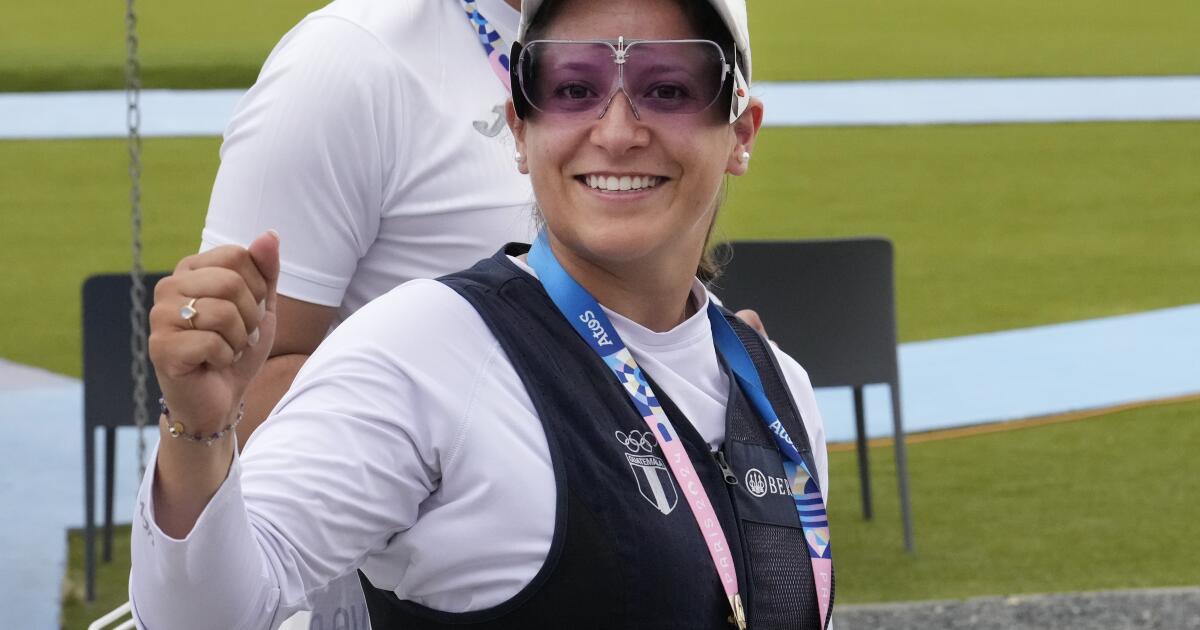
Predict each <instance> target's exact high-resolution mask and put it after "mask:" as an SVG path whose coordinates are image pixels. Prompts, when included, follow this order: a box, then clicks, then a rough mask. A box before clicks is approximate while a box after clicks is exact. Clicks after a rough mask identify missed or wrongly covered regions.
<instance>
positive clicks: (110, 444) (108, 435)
mask: <svg viewBox="0 0 1200 630" xmlns="http://www.w3.org/2000/svg"><path fill="white" fill-rule="evenodd" d="M116 459H117V428H116V427H105V428H104V561H105V562H112V547H113V487H114V485H115V484H116V480H115V479H114V478H113V477H114V476H115V475H114V472H115V469H116Z"/></svg>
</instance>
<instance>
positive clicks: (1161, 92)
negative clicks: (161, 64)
mask: <svg viewBox="0 0 1200 630" xmlns="http://www.w3.org/2000/svg"><path fill="white" fill-rule="evenodd" d="M751 91H752V92H753V93H754V94H756V95H757V96H759V97H760V98H762V100H763V102H764V103H765V105H766V118H765V119H764V121H763V124H765V125H767V126H768V127H771V126H775V127H795V126H802V127H807V126H818V127H822V126H846V125H853V126H859V125H934V124H980V123H1045V122H1094V121H1134V120H1200V76H1167V77H1090V78H1084V77H1076V78H1072V77H1067V78H1042V79H925V80H903V81H901V80H894V81H823V82H794V83H771V82H761V81H760V82H757V83H755V85H754V87H753V89H752V90H751ZM242 94H243V91H242V90H146V91H144V92H142V96H141V105H142V110H143V115H142V126H141V133H142V135H143V136H146V137H155V136H219V135H221V133H222V132H223V131H224V129H225V124H226V122H227V121H228V120H229V117H230V115H231V114H232V112H233V109H234V106H235V105H236V104H237V101H238V99H239V98H241V96H242ZM125 111H126V101H125V93H124V92H117V91H113V92H51V93H41V94H38V93H29V94H16V93H14V94H0V139H6V138H8V139H37V138H123V137H125V134H126V132H127V130H126V120H125Z"/></svg>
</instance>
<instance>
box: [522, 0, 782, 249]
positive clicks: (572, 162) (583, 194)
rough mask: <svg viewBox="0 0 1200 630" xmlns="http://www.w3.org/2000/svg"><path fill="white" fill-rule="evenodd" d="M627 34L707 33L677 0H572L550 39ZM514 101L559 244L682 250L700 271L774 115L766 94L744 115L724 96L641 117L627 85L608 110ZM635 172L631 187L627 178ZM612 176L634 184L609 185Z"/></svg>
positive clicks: (528, 164) (525, 167)
mask: <svg viewBox="0 0 1200 630" xmlns="http://www.w3.org/2000/svg"><path fill="white" fill-rule="evenodd" d="M619 36H623V37H624V38H625V39H626V40H633V39H695V38H699V37H700V35H699V33H697V32H695V29H694V28H693V26H692V25H691V24H689V23H688V20H687V18H686V17H685V15H684V13H683V12H682V10H681V9H680V8H679V6H678V5H677V4H676V1H675V0H609V1H606V2H595V1H589V0H566V2H565V3H564V6H562V7H561V8H560V9H559V11H558V12H557V15H556V16H555V17H554V19H553V21H552V22H551V23H550V24H548V25H547V27H546V29H545V31H544V32H543V33H542V35H541V36H540V37H541V38H542V39H568V40H596V39H601V40H614V41H615V40H616V39H617V38H618V37H619ZM514 88H515V89H519V88H516V86H514ZM509 110H510V111H509V124H510V125H511V126H512V127H513V131H514V134H515V136H516V139H517V145H518V150H520V152H521V153H522V154H523V155H524V156H525V160H524V162H523V163H522V164H521V166H522V171H524V172H528V173H529V174H530V176H531V179H532V182H533V189H534V193H535V195H536V197H537V201H538V205H539V206H540V207H541V209H542V212H543V214H544V217H545V221H546V227H547V229H548V230H549V232H550V236H551V240H552V242H557V243H558V244H559V245H561V246H565V248H566V249H567V250H569V251H568V252H566V253H568V254H569V255H575V256H579V257H582V258H584V259H586V260H587V261H588V262H590V263H591V264H594V265H598V266H600V267H608V268H613V267H614V266H619V265H623V264H628V263H644V264H650V265H657V264H661V263H663V262H665V261H667V260H676V261H680V262H681V264H685V265H690V266H691V268H692V269H694V267H695V264H696V262H697V260H698V259H699V256H700V253H701V250H702V248H703V246H704V241H705V238H706V236H707V233H708V228H709V225H710V223H711V222H712V219H713V213H714V212H715V208H716V199H717V195H718V193H719V191H720V188H721V183H722V180H723V176H724V174H725V173H727V172H728V173H733V174H738V175H740V174H741V173H742V172H744V171H745V166H746V165H745V164H743V163H741V162H740V161H739V159H738V157H739V156H740V155H741V154H742V152H743V151H749V150H751V145H752V143H753V139H754V136H755V133H756V132H757V128H758V123H759V121H761V115H762V113H761V112H762V106H761V104H759V103H758V102H757V101H755V102H754V103H753V104H752V106H751V108H750V111H747V112H746V113H745V114H744V115H743V116H742V117H741V119H739V120H738V122H736V123H734V124H733V125H731V124H729V122H728V110H727V109H726V108H725V107H722V106H721V105H719V104H717V105H714V106H712V107H711V108H709V109H708V110H707V111H706V112H704V113H702V114H696V115H667V116H664V115H657V116H648V115H645V114H643V115H642V117H641V120H639V119H637V118H636V117H635V116H634V112H633V109H632V107H631V105H630V102H629V100H628V98H627V97H626V96H625V95H624V93H622V92H620V91H618V92H617V93H616V95H615V96H614V97H613V99H612V102H611V104H610V105H609V106H608V109H607V110H606V111H605V113H604V115H603V116H602V117H596V116H595V115H589V116H582V117H581V116H561V115H555V114H543V113H540V112H531V115H529V116H527V117H526V119H525V120H519V119H517V118H516V116H515V114H514V113H513V112H512V108H511V106H510V108H509ZM624 178H629V182H630V186H621V183H622V180H623V179H624ZM610 183H616V184H617V185H618V186H619V187H625V188H630V187H633V188H634V189H630V190H608V189H607V188H609V184H610ZM638 184H641V185H642V186H643V187H642V188H640V189H637V188H636V187H637V186H638ZM646 184H650V185H649V186H648V187H646Z"/></svg>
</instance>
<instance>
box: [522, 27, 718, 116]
mask: <svg viewBox="0 0 1200 630" xmlns="http://www.w3.org/2000/svg"><path fill="white" fill-rule="evenodd" d="M616 60H617V54H616V49H615V48H614V47H612V46H610V45H608V44H605V43H602V42H554V41H534V42H530V43H529V45H528V46H526V48H525V49H524V50H523V51H522V53H521V59H520V64H521V67H520V82H521V90H522V92H523V93H524V95H525V98H526V99H527V100H528V101H529V103H530V104H531V105H532V106H533V107H534V108H535V109H537V110H538V111H541V112H543V113H547V114H575V115H584V114H587V115H591V116H599V115H600V114H601V113H602V112H603V111H604V109H605V107H606V106H607V104H608V102H609V101H610V100H611V98H612V96H613V94H614V93H616V91H617V90H618V89H620V88H624V91H625V93H626V94H627V95H629V98H630V100H632V101H633V103H634V105H635V107H636V108H637V110H638V111H639V112H641V113H653V114H695V113H698V112H701V111H704V110H706V109H707V108H708V107H709V106H711V105H712V104H713V103H714V102H716V100H717V98H718V97H719V96H720V94H721V87H722V85H723V84H724V77H725V73H724V59H723V58H722V56H721V49H720V48H719V47H717V45H716V44H713V43H712V42H706V41H677V42H669V41H666V42H654V41H643V42H635V43H631V44H629V46H628V47H627V48H626V49H625V62H624V64H621V65H619V64H617V63H616ZM622 68H623V69H622Z"/></svg>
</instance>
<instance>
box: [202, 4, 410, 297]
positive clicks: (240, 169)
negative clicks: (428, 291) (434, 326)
mask: <svg viewBox="0 0 1200 630" xmlns="http://www.w3.org/2000/svg"><path fill="white" fill-rule="evenodd" d="M400 68H401V65H400V64H398V63H396V60H395V54H394V53H393V52H392V51H390V50H389V49H388V48H387V47H386V46H385V45H384V44H383V43H382V42H380V41H378V40H377V39H376V37H375V35H373V34H371V33H369V32H367V31H366V30H364V29H362V28H361V27H359V26H357V25H355V24H353V23H351V22H349V21H346V20H343V19H341V18H338V17H336V16H317V17H309V18H308V19H306V20H305V21H303V22H301V23H300V24H299V25H297V26H296V27H295V28H294V29H293V30H292V31H291V32H289V33H288V34H287V35H286V36H285V37H284V38H283V40H281V41H280V43H279V44H278V45H277V46H276V48H275V50H274V51H273V52H272V53H271V55H270V57H268V59H267V61H266V63H265V65H264V66H263V69H262V72H261V74H260V75H259V77H258V80H257V81H256V83H255V84H254V86H253V87H252V88H250V90H249V91H248V92H247V93H246V95H245V96H244V97H243V98H242V100H241V101H240V102H239V103H238V106H237V108H236V110H235V112H234V115H233V118H232V119H231V121H230V123H229V126H228V128H227V129H226V131H225V140H224V142H223V144H222V146H221V165H220V168H219V169H218V171H217V177H216V181H215V183H214V185H213V192H212V196H211V198H210V202H209V208H208V216H207V219H206V221H205V227H204V232H203V242H202V244H201V249H202V250H205V249H210V248H212V247H216V246H219V245H225V244H237V245H243V246H244V245H246V244H248V243H249V242H250V241H252V240H253V239H254V237H256V236H258V235H259V234H261V233H262V232H264V231H266V230H267V229H275V230H277V231H278V232H279V233H280V235H281V236H282V243H283V246H282V249H281V252H280V254H281V263H282V267H281V274H280V279H279V292H280V293H281V294H283V295H286V296H288V297H292V298H295V299H299V300H303V301H306V302H312V303H315V304H321V305H326V306H337V305H339V304H340V303H341V301H342V297H343V295H344V293H345V290H346V286H347V285H348V284H349V282H350V279H351V277H352V276H353V274H354V271H355V268H356V266H357V263H358V260H359V259H360V258H362V256H363V255H364V254H365V253H366V251H367V249H368V248H369V247H370V246H371V243H372V242H373V241H374V240H375V237H376V235H377V233H378V229H379V223H380V212H381V207H382V204H383V194H384V193H383V190H384V188H385V179H386V175H385V171H386V170H390V167H388V166H387V165H388V164H391V163H392V160H393V157H392V155H393V153H394V151H395V150H396V149H395V147H394V145H395V143H394V142H390V141H389V142H383V141H381V138H395V137H398V133H400V130H399V129H398V126H400V125H401V124H402V118H401V115H400V111H401V104H400V102H399V100H400V95H401V94H402V92H403V90H402V89H401V87H400V83H401V70H400Z"/></svg>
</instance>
